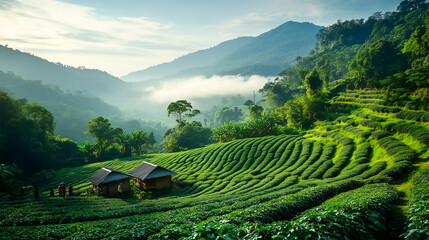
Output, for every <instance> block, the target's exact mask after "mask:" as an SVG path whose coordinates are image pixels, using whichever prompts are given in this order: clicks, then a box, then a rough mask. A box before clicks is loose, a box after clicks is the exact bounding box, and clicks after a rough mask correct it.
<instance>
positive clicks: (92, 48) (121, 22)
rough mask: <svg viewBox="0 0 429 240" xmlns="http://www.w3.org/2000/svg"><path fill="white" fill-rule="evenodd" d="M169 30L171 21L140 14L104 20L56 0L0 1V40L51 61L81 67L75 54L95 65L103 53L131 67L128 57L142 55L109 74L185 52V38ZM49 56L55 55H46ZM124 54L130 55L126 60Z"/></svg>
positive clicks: (125, 71)
mask: <svg viewBox="0 0 429 240" xmlns="http://www.w3.org/2000/svg"><path fill="white" fill-rule="evenodd" d="M171 28H172V25H169V24H164V23H159V22H155V21H151V20H149V19H146V18H144V17H137V18H131V17H118V18H109V17H105V16H102V15H99V14H97V13H96V11H95V9H92V8H88V7H84V6H79V5H74V4H70V3H64V2H59V1H57V0H13V1H9V2H7V3H0V43H1V44H9V45H10V46H11V47H13V48H18V49H20V50H24V51H30V52H31V53H34V54H36V55H38V56H41V57H46V58H48V60H51V61H54V62H57V61H59V62H63V63H65V64H71V65H73V66H80V65H85V64H84V63H85V62H88V61H85V60H82V63H80V64H76V65H74V64H73V63H74V62H75V61H74V60H73V59H75V57H76V55H77V53H78V54H80V57H81V58H87V59H89V60H92V62H93V63H92V64H89V65H86V67H89V68H92V67H98V66H99V64H98V65H97V61H99V60H100V58H101V57H102V56H106V55H110V59H112V58H114V57H115V56H117V57H118V59H121V60H125V61H126V62H128V65H135V64H131V61H135V60H136V56H139V57H140V58H141V59H142V60H140V61H137V62H138V63H139V64H141V65H140V66H139V67H134V68H133V69H130V67H125V68H122V71H121V69H118V68H116V71H115V72H113V74H116V75H120V74H125V73H128V72H129V71H131V70H136V69H141V68H144V67H148V66H151V65H153V64H154V61H155V62H159V63H162V62H164V61H169V60H172V59H174V58H176V57H178V56H180V55H182V54H184V53H187V52H189V51H190V50H189V49H188V48H189V43H188V42H189V41H188V40H189V38H187V37H181V36H175V35H173V34H171V33H170V32H169V31H170V29H171ZM171 49H173V50H171ZM167 50H168V51H167ZM97 53H101V54H99V55H97ZM53 55H56V56H59V55H61V57H60V58H57V59H52V56H53ZM127 56H132V57H130V59H129V60H127V59H126V57H127ZM110 59H109V60H110ZM149 60H150V61H149ZM122 65H127V64H124V63H122ZM102 70H107V69H102ZM109 70H110V69H109Z"/></svg>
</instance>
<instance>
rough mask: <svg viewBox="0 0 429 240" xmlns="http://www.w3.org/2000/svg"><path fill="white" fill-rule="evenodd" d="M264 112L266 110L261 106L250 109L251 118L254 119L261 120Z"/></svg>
mask: <svg viewBox="0 0 429 240" xmlns="http://www.w3.org/2000/svg"><path fill="white" fill-rule="evenodd" d="M263 112H264V108H263V107H262V106H260V105H253V106H251V107H250V117H251V118H252V119H257V118H260V117H261V116H262V113H263Z"/></svg>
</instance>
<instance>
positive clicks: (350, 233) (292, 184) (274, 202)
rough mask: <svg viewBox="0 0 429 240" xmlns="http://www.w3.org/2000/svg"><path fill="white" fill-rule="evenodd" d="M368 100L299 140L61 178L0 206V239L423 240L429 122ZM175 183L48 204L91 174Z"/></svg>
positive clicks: (83, 184)
mask: <svg viewBox="0 0 429 240" xmlns="http://www.w3.org/2000/svg"><path fill="white" fill-rule="evenodd" d="M382 103H383V101H382V93H381V92H378V91H353V92H347V93H343V94H341V95H340V96H339V97H336V98H335V99H334V102H333V103H332V106H333V107H334V108H336V109H337V110H338V112H344V114H343V115H341V116H340V115H339V117H338V118H337V119H336V120H335V121H330V122H322V123H320V122H319V123H318V124H317V125H316V127H314V128H313V129H311V130H309V131H306V132H302V133H300V134H299V135H280V136H267V137H262V138H248V139H240V140H235V141H231V142H227V143H218V144H213V145H209V146H207V147H204V148H199V149H194V150H189V151H185V152H179V153H171V154H153V155H143V156H137V157H132V158H126V159H115V160H111V161H106V162H100V163H94V164H88V165H85V166H81V167H76V168H68V169H62V170H60V171H57V172H56V173H55V176H53V177H52V178H51V179H48V180H47V181H46V182H45V185H44V186H42V187H41V188H40V189H41V195H42V196H41V198H40V199H39V200H38V201H35V200H34V199H33V198H32V196H30V195H29V196H28V198H26V199H19V200H15V201H3V202H0V206H1V209H0V238H1V239H105V238H107V239H202V238H204V239H429V148H428V145H429V113H428V112H423V111H410V110H406V109H401V108H397V107H389V106H384V105H382ZM143 160H144V161H148V162H151V163H154V164H157V165H160V166H163V167H166V168H168V169H171V170H173V171H175V172H176V173H177V175H176V176H174V177H173V181H174V182H175V183H176V184H175V187H174V188H173V190H171V191H170V192H165V191H164V192H162V193H155V195H154V198H153V199H147V200H139V199H135V198H122V199H121V198H105V197H86V196H78V197H73V198H59V197H54V198H49V197H48V195H49V189H51V188H53V189H56V186H58V183H60V182H65V183H66V184H68V183H73V184H74V185H75V191H76V192H86V190H87V189H89V188H91V187H92V184H91V183H90V182H88V178H89V177H90V176H91V175H92V174H94V173H95V172H96V171H98V170H99V169H100V168H101V167H107V168H113V169H117V170H121V171H124V172H129V171H131V170H132V169H133V168H135V167H137V166H138V165H140V164H141V163H142V161H143Z"/></svg>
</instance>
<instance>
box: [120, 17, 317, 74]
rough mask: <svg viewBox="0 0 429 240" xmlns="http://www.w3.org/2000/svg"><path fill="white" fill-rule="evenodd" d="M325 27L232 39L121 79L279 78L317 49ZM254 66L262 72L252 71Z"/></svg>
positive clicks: (298, 26) (294, 25) (284, 28)
mask: <svg viewBox="0 0 429 240" xmlns="http://www.w3.org/2000/svg"><path fill="white" fill-rule="evenodd" d="M322 28H323V27H322V26H317V25H314V24H312V23H308V22H304V23H299V22H293V21H288V22H286V23H283V24H282V25H280V26H278V27H276V28H274V29H272V30H270V31H268V32H265V33H262V34H260V35H258V36H256V37H239V38H236V39H232V40H228V41H225V42H222V43H220V44H218V45H216V46H214V47H211V48H207V49H203V50H199V51H196V52H193V53H189V54H187V55H184V56H182V57H179V58H177V59H175V60H173V61H171V62H168V63H163V64H160V65H156V66H152V67H149V68H146V69H144V70H139V71H135V72H132V73H129V74H127V75H125V76H122V77H121V79H123V80H125V81H130V82H137V81H148V80H155V79H162V78H171V77H173V76H174V77H176V76H179V77H187V76H195V75H228V74H242V75H251V74H257V75H262V76H275V75H277V73H279V72H280V71H281V70H282V69H284V68H285V67H287V66H288V65H290V64H292V63H293V62H294V61H295V58H296V57H297V56H299V55H306V54H308V52H309V51H310V50H311V49H313V47H314V44H315V42H316V37H315V36H316V33H317V32H318V31H319V30H320V29H322ZM249 66H250V67H249ZM251 66H259V69H256V70H255V69H253V70H252V67H251Z"/></svg>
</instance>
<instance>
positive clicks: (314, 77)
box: [304, 70, 323, 97]
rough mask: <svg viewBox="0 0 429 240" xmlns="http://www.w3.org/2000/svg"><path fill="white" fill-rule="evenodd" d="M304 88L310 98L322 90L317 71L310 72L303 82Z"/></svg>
mask: <svg viewBox="0 0 429 240" xmlns="http://www.w3.org/2000/svg"><path fill="white" fill-rule="evenodd" d="M304 84H305V87H306V88H307V96H308V97H312V96H314V95H316V94H317V92H318V91H319V90H321V89H322V86H323V82H322V80H321V79H320V76H319V73H318V72H317V70H313V71H311V72H310V73H309V74H307V76H305V80H304Z"/></svg>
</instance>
